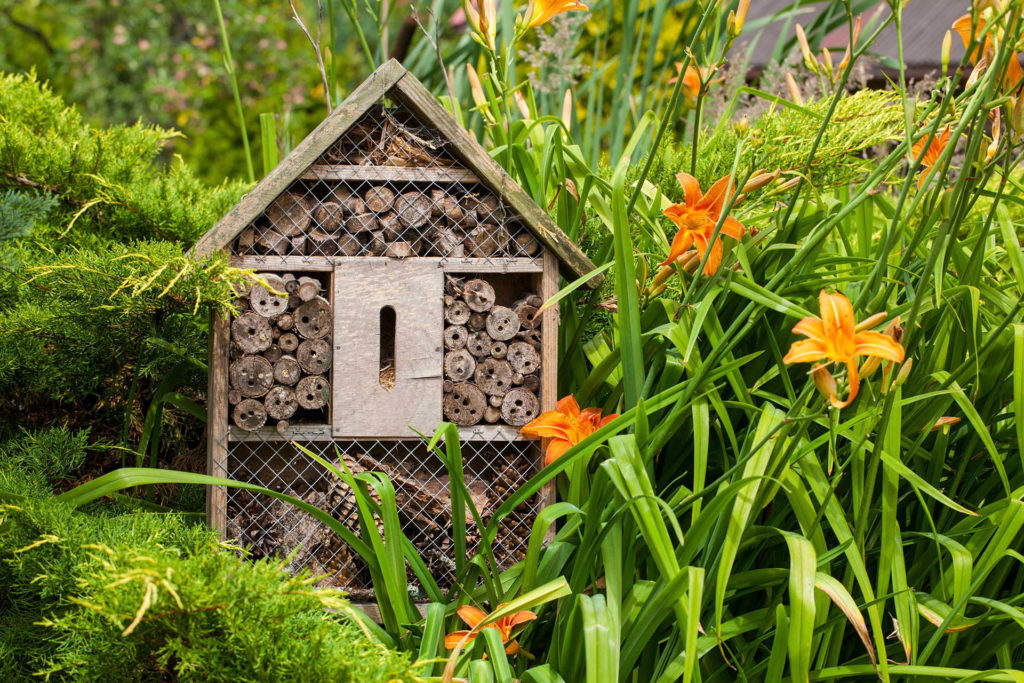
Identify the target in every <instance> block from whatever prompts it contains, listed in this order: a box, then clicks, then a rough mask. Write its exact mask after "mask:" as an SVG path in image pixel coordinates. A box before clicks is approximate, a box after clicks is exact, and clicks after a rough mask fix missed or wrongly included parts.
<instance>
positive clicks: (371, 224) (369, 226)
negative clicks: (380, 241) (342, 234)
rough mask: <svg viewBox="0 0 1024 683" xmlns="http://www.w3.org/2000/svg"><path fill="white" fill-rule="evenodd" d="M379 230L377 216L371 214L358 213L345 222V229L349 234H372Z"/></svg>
mask: <svg viewBox="0 0 1024 683" xmlns="http://www.w3.org/2000/svg"><path fill="white" fill-rule="evenodd" d="M379 228H380V224H379V223H378V222H377V214H373V213H360V214H356V215H355V216H349V218H348V220H346V221H345V229H346V230H348V231H349V232H351V233H360V232H373V231H375V230H378V229H379Z"/></svg>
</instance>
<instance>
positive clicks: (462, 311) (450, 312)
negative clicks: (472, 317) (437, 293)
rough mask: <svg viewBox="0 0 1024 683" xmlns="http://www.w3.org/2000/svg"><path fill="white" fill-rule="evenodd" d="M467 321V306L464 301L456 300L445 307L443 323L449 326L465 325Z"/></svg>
mask: <svg viewBox="0 0 1024 683" xmlns="http://www.w3.org/2000/svg"><path fill="white" fill-rule="evenodd" d="M468 320H469V306H467V305H466V302H465V301H460V300H458V299H456V300H455V301H453V302H452V303H451V304H449V305H447V306H445V309H444V321H445V322H446V323H448V324H450V325H465V324H466V322H467V321H468Z"/></svg>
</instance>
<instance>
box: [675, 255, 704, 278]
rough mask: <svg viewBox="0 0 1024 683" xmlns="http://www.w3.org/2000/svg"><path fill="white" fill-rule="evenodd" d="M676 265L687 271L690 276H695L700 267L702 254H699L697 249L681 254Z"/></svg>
mask: <svg viewBox="0 0 1024 683" xmlns="http://www.w3.org/2000/svg"><path fill="white" fill-rule="evenodd" d="M676 263H678V264H679V267H680V268H682V269H683V270H685V271H686V272H687V273H689V274H690V275H693V274H694V273H695V272H696V271H697V266H699V265H700V254H698V253H697V250H696V249H690V250H689V251H687V252H685V253H683V254H681V255H680V256H679V258H677V259H676Z"/></svg>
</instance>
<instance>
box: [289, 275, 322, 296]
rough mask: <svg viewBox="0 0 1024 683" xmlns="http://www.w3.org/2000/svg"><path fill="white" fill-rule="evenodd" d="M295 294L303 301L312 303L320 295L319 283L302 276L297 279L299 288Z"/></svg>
mask: <svg viewBox="0 0 1024 683" xmlns="http://www.w3.org/2000/svg"><path fill="white" fill-rule="evenodd" d="M295 293H296V294H298V295H299V298H300V299H302V300H303V301H312V300H313V299H315V298H316V297H317V295H318V294H319V293H320V281H319V280H317V279H315V278H311V277H308V276H305V275H304V276H302V277H300V278H299V286H298V288H297V289H296V290H295Z"/></svg>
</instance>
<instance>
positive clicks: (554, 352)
mask: <svg viewBox="0 0 1024 683" xmlns="http://www.w3.org/2000/svg"><path fill="white" fill-rule="evenodd" d="M539 291H540V298H541V299H542V300H544V301H547V300H548V299H550V298H551V297H553V296H554V295H555V294H557V293H558V265H557V263H556V262H555V258H554V256H553V255H552V254H551V253H549V252H544V273H543V274H541V276H540V287H539ZM558 310H559V309H558V306H552V307H551V308H549V309H547V310H546V311H544V312H543V313H541V314H540V315H541V321H540V329H541V335H542V336H541V351H540V357H541V362H540V412H541V413H546V412H547V411H549V410H554V409H555V404H557V403H558V322H559V321H558ZM547 442H548V440H547V439H544V441H543V442H542V445H543V448H542V449H541V453H540V456H539V457H540V462H538V463H537V466H538V467H543V466H544V450H546V449H547V446H548V443H547ZM556 495H557V493H556V491H555V482H554V480H552V481H550V482H548V483H547V484H545V485H544V488H542V489H541V491H540V496H541V504H542V505H543V506H547V505H552V504H553V503H554V502H555V497H556ZM553 539H554V529H552V530H551V531H550V532H549V533H548V536H547V540H548V542H551V541H552V540H553Z"/></svg>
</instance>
